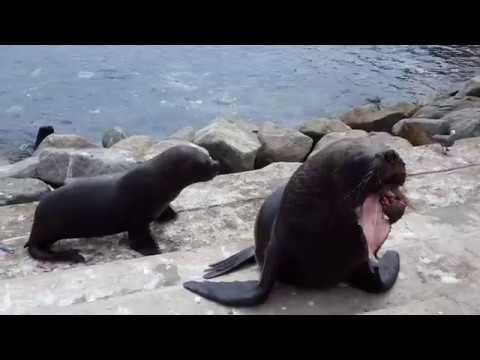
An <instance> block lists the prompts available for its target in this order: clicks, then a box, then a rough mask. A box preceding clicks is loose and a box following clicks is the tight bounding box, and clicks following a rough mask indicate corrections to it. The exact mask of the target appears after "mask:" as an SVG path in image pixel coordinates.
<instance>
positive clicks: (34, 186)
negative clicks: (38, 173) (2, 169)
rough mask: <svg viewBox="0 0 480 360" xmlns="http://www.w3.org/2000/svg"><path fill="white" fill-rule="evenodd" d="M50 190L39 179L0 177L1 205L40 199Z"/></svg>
mask: <svg viewBox="0 0 480 360" xmlns="http://www.w3.org/2000/svg"><path fill="white" fill-rule="evenodd" d="M49 191H50V187H49V186H48V185H47V184H45V183H44V182H42V181H40V180H38V179H16V178H0V206H4V205H13V204H21V203H28V202H33V201H38V200H40V199H41V197H42V196H43V195H45V194H46V193H48V192H49Z"/></svg>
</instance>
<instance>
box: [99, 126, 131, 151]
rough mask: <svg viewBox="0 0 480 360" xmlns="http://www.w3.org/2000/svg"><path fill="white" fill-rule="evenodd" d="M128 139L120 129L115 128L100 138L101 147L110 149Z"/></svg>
mask: <svg viewBox="0 0 480 360" xmlns="http://www.w3.org/2000/svg"><path fill="white" fill-rule="evenodd" d="M127 137H128V135H127V132H126V131H125V130H124V129H122V128H121V127H118V126H115V127H113V128H111V129H109V130H107V131H105V133H104V134H103V136H102V145H103V147H104V148H110V147H112V145H114V144H116V143H118V142H119V141H120V140H123V139H126V138H127Z"/></svg>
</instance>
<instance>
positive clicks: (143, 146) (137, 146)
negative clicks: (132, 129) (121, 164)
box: [110, 135, 159, 159]
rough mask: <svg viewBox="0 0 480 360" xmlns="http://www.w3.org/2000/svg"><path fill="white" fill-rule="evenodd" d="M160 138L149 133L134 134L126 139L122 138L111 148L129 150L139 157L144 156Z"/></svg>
mask: <svg viewBox="0 0 480 360" xmlns="http://www.w3.org/2000/svg"><path fill="white" fill-rule="evenodd" d="M158 142H159V140H157V139H155V138H153V137H151V136H147V135H133V136H129V137H128V138H126V139H123V140H120V141H119V142H117V143H116V144H114V145H113V146H112V147H111V148H110V149H112V150H124V151H128V152H130V153H132V154H134V156H136V157H137V158H139V159H140V158H143V157H144V156H145V153H146V152H147V151H148V150H150V148H151V147H152V146H153V145H155V144H157V143H158Z"/></svg>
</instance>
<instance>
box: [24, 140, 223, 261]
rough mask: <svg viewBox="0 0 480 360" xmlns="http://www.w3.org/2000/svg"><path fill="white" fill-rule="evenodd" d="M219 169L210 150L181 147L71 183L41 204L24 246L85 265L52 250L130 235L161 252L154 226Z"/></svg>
mask: <svg viewBox="0 0 480 360" xmlns="http://www.w3.org/2000/svg"><path fill="white" fill-rule="evenodd" d="M219 170H220V164H219V163H218V162H217V161H215V160H213V159H212V158H211V157H210V156H209V155H208V152H207V151H206V150H205V151H204V150H202V149H201V148H199V147H196V146H189V145H180V146H175V147H173V148H171V149H168V150H167V151H165V152H163V153H162V154H160V155H158V156H156V157H155V158H153V159H151V160H149V161H147V162H145V163H143V164H141V165H138V166H137V167H135V168H134V169H132V170H130V171H128V172H126V173H122V174H115V175H106V176H98V177H92V178H86V179H78V180H76V181H72V182H71V183H69V184H67V185H65V186H63V187H61V188H59V189H57V190H55V191H52V192H51V193H49V194H48V195H46V196H45V197H44V198H43V199H42V200H41V201H40V203H39V205H38V207H37V209H36V211H35V216H34V221H33V226H32V231H31V234H30V239H29V241H28V243H27V244H26V245H25V247H28V251H29V253H30V255H31V256H32V257H33V258H35V259H38V260H47V261H66V262H83V261H85V260H84V258H83V257H82V256H81V255H80V254H79V253H78V251H77V250H68V251H61V252H60V251H57V252H54V251H52V250H51V249H50V247H51V246H52V244H54V243H55V242H56V241H58V240H61V239H71V238H89V237H99V236H105V235H112V234H116V233H120V232H124V231H128V237H129V241H130V246H131V248H132V249H134V250H136V251H138V252H139V253H141V254H143V255H152V254H158V253H159V252H160V251H159V248H158V246H157V244H156V242H155V240H154V238H153V237H152V234H151V233H150V227H149V225H150V223H151V222H152V221H153V220H155V219H160V220H168V219H172V218H174V217H175V212H174V211H173V210H172V208H171V207H170V206H169V204H170V202H171V201H173V200H174V199H175V198H176V197H177V196H178V194H179V193H180V192H181V191H182V190H183V189H184V188H185V187H187V186H189V185H191V184H193V183H196V182H202V181H208V180H211V179H212V178H213V177H215V176H216V174H218V171H219Z"/></svg>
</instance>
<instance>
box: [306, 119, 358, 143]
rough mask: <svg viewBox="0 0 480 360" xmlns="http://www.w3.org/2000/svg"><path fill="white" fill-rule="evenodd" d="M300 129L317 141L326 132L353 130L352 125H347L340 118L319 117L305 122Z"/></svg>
mask: <svg viewBox="0 0 480 360" xmlns="http://www.w3.org/2000/svg"><path fill="white" fill-rule="evenodd" d="M298 130H299V131H300V132H301V133H303V134H305V135H307V136H309V137H311V138H312V139H313V141H314V142H315V143H316V142H317V141H318V140H320V139H321V138H322V137H323V136H324V135H325V134H328V133H331V132H342V131H349V130H351V128H350V126H348V125H346V124H345V123H343V122H342V121H340V120H338V119H327V118H317V119H312V120H308V121H305V122H303V123H302V124H301V125H300V126H299V127H298Z"/></svg>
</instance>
